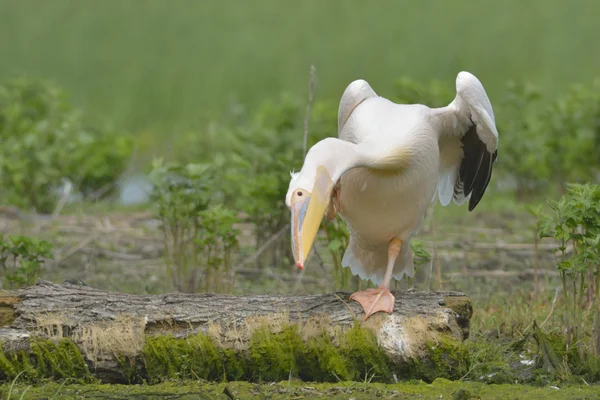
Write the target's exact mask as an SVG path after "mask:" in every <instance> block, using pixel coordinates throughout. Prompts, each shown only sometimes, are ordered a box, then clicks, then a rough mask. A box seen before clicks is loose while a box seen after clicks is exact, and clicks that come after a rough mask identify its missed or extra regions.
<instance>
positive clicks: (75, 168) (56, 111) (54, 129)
mask: <svg viewBox="0 0 600 400" xmlns="http://www.w3.org/2000/svg"><path fill="white" fill-rule="evenodd" d="M0 143H2V146H1V147H0V186H2V188H3V191H2V195H1V197H2V199H3V200H5V201H8V202H9V203H10V204H13V205H16V206H19V207H23V208H26V209H32V210H34V211H37V212H41V213H49V212H52V211H53V210H54V209H55V207H56V206H57V202H58V200H59V198H60V197H61V193H60V189H61V187H62V186H63V185H64V184H65V181H69V182H70V183H71V184H73V185H75V188H76V190H75V192H76V193H77V192H79V193H81V194H82V195H83V196H84V197H86V198H89V199H95V198H102V197H106V195H107V194H109V193H111V192H114V190H111V189H114V184H115V183H116V182H115V181H116V180H117V178H119V176H120V175H121V173H122V172H123V170H124V168H125V163H126V161H127V160H128V159H129V156H130V154H131V150H132V141H131V137H128V136H127V135H125V134H124V133H123V132H120V131H113V130H107V129H98V128H96V127H94V126H89V124H85V123H84V121H83V118H82V113H81V111H80V110H77V109H74V108H73V107H72V106H71V105H70V104H69V103H68V101H67V98H66V94H65V93H64V92H63V91H62V89H60V88H58V87H57V86H55V85H53V84H50V83H46V82H43V81H31V80H23V79H18V80H13V81H10V82H8V83H6V84H4V85H2V86H0ZM67 194H68V193H67Z"/></svg>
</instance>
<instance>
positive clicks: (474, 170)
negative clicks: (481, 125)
mask: <svg viewBox="0 0 600 400" xmlns="http://www.w3.org/2000/svg"><path fill="white" fill-rule="evenodd" d="M461 143H462V148H463V154H464V156H463V159H462V161H461V163H460V167H459V170H458V179H457V181H456V185H455V186H454V197H455V198H456V197H457V196H458V195H459V194H460V192H461V191H462V193H463V195H464V197H467V196H469V195H471V198H470V200H469V211H473V210H474V209H475V207H476V206H477V204H479V201H480V200H481V198H482V197H483V194H484V193H485V190H486V188H487V186H488V184H489V182H490V178H491V177H492V165H493V164H494V162H495V161H496V158H497V156H498V151H497V150H496V151H494V153H493V154H491V153H490V152H489V151H487V148H486V147H485V144H484V143H483V142H482V141H481V139H479V136H478V135H477V126H476V125H475V124H474V123H473V121H471V126H470V127H469V129H468V130H467V133H465V135H464V136H463V137H462V138H461Z"/></svg>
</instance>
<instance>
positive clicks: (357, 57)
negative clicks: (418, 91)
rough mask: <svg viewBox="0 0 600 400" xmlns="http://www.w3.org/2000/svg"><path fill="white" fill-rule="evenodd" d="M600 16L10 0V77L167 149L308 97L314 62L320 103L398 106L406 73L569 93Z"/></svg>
mask: <svg viewBox="0 0 600 400" xmlns="http://www.w3.org/2000/svg"><path fill="white" fill-rule="evenodd" d="M40 3H41V4H40ZM413 3H414V4H413ZM140 10H143V12H141V11H140ZM598 12H600V4H598V2H596V1H594V0H575V1H574V2H564V1H561V0H551V1H546V0H530V1H527V2H526V3H522V2H520V1H515V0H509V1H503V2H492V1H485V2H477V4H473V2H472V1H469V0H460V1H456V2H453V4H452V5H450V4H448V2H446V1H443V0H433V1H430V2H429V5H428V6H423V5H422V4H420V3H419V2H398V1H394V0H384V1H382V2H380V4H379V5H378V6H377V7H372V6H370V5H368V4H365V3H364V2H361V1H350V2H348V1H344V0H331V1H328V2H326V3H323V2H321V1H318V0H309V1H308V2H302V3H297V2H291V1H278V0H257V1H254V2H253V3H252V4H250V3H247V4H236V7H232V6H231V4H228V3H224V2H222V1H219V0H204V1H201V2H198V1H194V0H181V1H179V2H178V5H177V6H176V7H174V6H173V5H172V4H170V3H165V2H164V1H161V0H134V1H127V2H122V1H118V0H108V1H102V2H98V1H94V0H83V1H78V2H73V1H71V0H57V1H52V2H38V1H32V0H25V1H18V2H10V1H6V2H2V3H1V4H0V59H2V60H5V61H4V62H3V63H2V65H0V81H5V80H7V79H9V78H12V77H15V76H21V75H27V76H30V77H33V78H37V77H51V78H53V79H55V80H56V82H57V83H58V84H59V85H60V86H62V87H65V88H66V90H67V91H68V92H69V93H73V96H74V99H75V100H76V102H77V103H78V104H84V105H85V107H86V109H90V110H93V111H94V112H96V113H98V115H101V116H109V117H110V119H111V120H112V121H113V122H114V123H115V124H116V126H119V127H124V128H127V129H128V130H131V131H133V132H136V133H138V132H139V133H140V134H141V135H143V136H144V141H145V142H146V141H147V140H151V144H152V147H153V148H154V149H156V150H159V149H163V148H164V144H165V143H171V142H173V141H175V142H177V141H179V139H180V138H181V136H180V135H176V133H179V132H184V131H185V130H187V129H189V128H198V127H200V126H203V123H204V122H208V121H211V120H214V119H215V116H216V115H221V116H226V117H229V116H230V115H231V114H234V115H235V113H236V112H237V111H238V110H239V109H240V108H244V107H247V108H248V109H249V110H254V109H255V108H256V107H258V106H259V104H260V103H261V102H262V101H263V99H268V98H274V97H275V96H277V95H278V94H279V93H280V92H281V91H282V90H284V91H289V92H291V93H298V94H302V95H303V98H305V97H306V96H304V94H305V93H306V90H307V87H308V85H307V82H308V69H309V65H310V64H311V63H314V65H315V66H316V68H317V77H318V79H317V91H316V97H317V98H321V99H329V100H332V101H336V100H337V99H338V98H339V96H340V95H341V93H342V91H343V90H344V87H345V86H346V85H347V84H348V82H349V81H350V80H352V79H356V78H357V77H361V78H364V79H367V80H368V81H369V82H371V81H372V82H373V84H374V85H375V86H374V87H375V90H377V91H378V92H380V94H382V95H386V96H389V95H391V94H392V85H393V84H394V82H395V81H396V79H397V78H398V77H399V76H402V75H407V76H410V77H412V78H414V79H416V80H418V81H426V80H428V79H430V78H431V77H435V78H437V79H438V80H439V81H441V82H443V83H444V85H445V86H446V85H448V87H449V88H450V89H452V87H453V79H454V78H455V77H456V73H457V72H458V71H460V70H462V69H466V70H470V71H471V72H473V73H474V74H475V75H477V76H479V77H481V79H482V80H483V82H484V84H485V85H486V88H487V87H489V90H490V95H491V98H492V102H497V101H498V99H499V98H500V96H501V95H500V93H501V91H502V89H503V86H504V84H505V82H506V81H507V80H508V79H519V80H532V81H533V83H535V84H536V85H538V86H540V87H542V88H543V89H544V90H545V91H547V92H548V93H550V94H554V93H560V92H562V91H564V90H565V89H566V87H567V86H568V85H569V84H571V83H575V82H580V83H585V82H589V81H590V80H591V79H593V78H594V77H595V76H596V74H597V73H598V66H599V63H600V58H599V57H600V55H599V54H598V52H597V51H596V46H595V41H596V38H597V37H598V36H599V35H600V27H599V26H598V24H597V23H596V16H597V15H598ZM59 21H60V22H59ZM417 55H418V56H417ZM232 103H233V104H232ZM498 119H499V120H508V118H507V116H504V115H502V114H499V115H498ZM329 133H330V134H331V133H333V132H329ZM146 143H147V142H146ZM503 143H506V141H504V142H503Z"/></svg>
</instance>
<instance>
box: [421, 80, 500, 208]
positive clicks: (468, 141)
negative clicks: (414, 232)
mask: <svg viewBox="0 0 600 400" xmlns="http://www.w3.org/2000/svg"><path fill="white" fill-rule="evenodd" d="M432 122H433V123H434V126H436V128H437V129H438V132H439V136H440V139H439V146H440V177H439V180H438V185H437V192H438V197H439V199H440V203H441V204H442V205H444V206H446V205H448V204H449V203H450V201H451V200H452V199H454V202H455V203H457V204H462V203H464V201H465V200H466V199H469V198H470V200H469V211H472V210H473V209H474V208H475V207H476V206H477V204H478V203H479V201H480V200H481V197H482V196H483V194H484V192H485V190H486V188H487V186H488V183H489V181H490V177H491V175H492V165H493V163H494V162H495V161H496V158H497V156H498V131H497V129H496V122H495V118H494V111H493V110H492V105H491V104H490V100H489V99H488V96H487V94H486V92H485V89H484V88H483V85H482V84H481V82H479V80H478V79H477V78H476V77H475V76H473V75H472V74H470V73H468V72H461V73H459V74H458V76H457V78H456V97H455V98H454V100H453V101H452V103H450V104H449V105H448V106H447V107H442V108H437V109H433V110H432Z"/></svg>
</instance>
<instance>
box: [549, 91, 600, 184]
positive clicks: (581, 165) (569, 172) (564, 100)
mask: <svg viewBox="0 0 600 400" xmlns="http://www.w3.org/2000/svg"><path fill="white" fill-rule="evenodd" d="M543 119H544V121H546V123H547V128H546V135H547V137H548V141H547V147H548V151H547V152H546V156H547V158H546V164H547V165H548V167H549V169H550V172H551V174H552V175H551V176H552V177H553V178H554V179H556V180H557V181H558V182H559V183H560V184H561V186H563V187H564V186H565V184H566V182H586V181H590V180H593V179H594V178H595V177H596V174H597V173H598V172H599V171H600V154H599V153H598V150H597V149H598V146H599V145H600V80H596V81H595V82H593V83H592V84H591V85H573V86H571V87H570V88H569V90H568V92H567V94H566V95H564V96H562V97H559V98H558V99H557V100H555V101H554V102H552V103H551V105H550V106H549V107H548V109H547V110H546V112H545V113H544V114H543Z"/></svg>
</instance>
